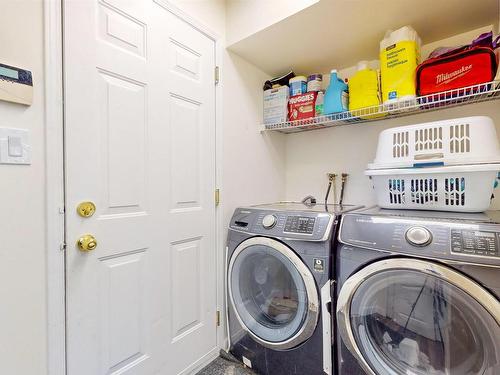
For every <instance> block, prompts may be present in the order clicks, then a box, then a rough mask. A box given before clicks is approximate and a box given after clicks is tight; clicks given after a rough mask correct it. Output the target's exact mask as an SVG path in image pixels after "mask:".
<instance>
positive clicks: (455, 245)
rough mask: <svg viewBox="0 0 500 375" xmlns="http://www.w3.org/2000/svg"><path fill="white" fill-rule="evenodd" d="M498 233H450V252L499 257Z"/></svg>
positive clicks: (453, 230)
mask: <svg viewBox="0 0 500 375" xmlns="http://www.w3.org/2000/svg"><path fill="white" fill-rule="evenodd" d="M499 237H500V233H496V232H487V231H479V230H458V229H452V231H451V251H452V252H454V253H462V254H468V255H483V256H490V257H500V253H499V251H498V247H499V242H500V241H499Z"/></svg>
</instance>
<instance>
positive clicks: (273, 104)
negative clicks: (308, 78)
mask: <svg viewBox="0 0 500 375" xmlns="http://www.w3.org/2000/svg"><path fill="white" fill-rule="evenodd" d="M289 95H290V93H289V89H288V86H281V87H278V88H275V89H269V90H266V91H264V124H266V125H267V124H276V123H280V122H285V121H287V118H288V98H289Z"/></svg>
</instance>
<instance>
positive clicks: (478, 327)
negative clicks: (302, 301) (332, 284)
mask: <svg viewBox="0 0 500 375" xmlns="http://www.w3.org/2000/svg"><path fill="white" fill-rule="evenodd" d="M337 303H338V304H337V321H338V324H339V330H340V333H341V335H342V339H343V342H344V344H345V345H346V346H347V347H348V348H349V350H350V351H351V353H353V355H354V356H355V357H357V359H358V361H359V363H360V364H361V365H362V366H363V367H364V369H365V370H366V372H367V373H368V374H377V375H403V374H404V375H408V374H411V375H424V374H425V375H450V374H451V375H453V374H457V375H458V374H460V375H476V374H482V375H494V374H500V339H499V338H500V302H499V301H498V300H497V299H496V298H495V297H494V296H493V295H491V294H490V293H489V292H487V291H486V290H485V289H483V288H482V287H481V286H480V285H478V284H477V283H475V282H474V281H472V280H470V279H469V278H467V277H465V276H463V275H462V274H460V273H458V272H456V271H454V270H452V269H450V268H448V267H444V266H441V265H439V264H435V263H431V262H426V261H420V260H415V259H389V260H384V261H379V262H376V263H374V264H372V265H370V266H368V267H366V268H364V269H362V270H361V271H359V272H358V273H356V274H355V275H353V276H351V277H350V278H349V279H348V280H347V281H346V283H345V284H344V285H343V287H342V290H341V292H340V295H339V298H338V302H337Z"/></svg>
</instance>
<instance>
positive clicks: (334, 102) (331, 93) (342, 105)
mask: <svg viewBox="0 0 500 375" xmlns="http://www.w3.org/2000/svg"><path fill="white" fill-rule="evenodd" d="M348 95H349V94H348V91H347V85H346V84H345V83H344V81H343V80H341V79H340V78H339V77H337V70H336V69H332V71H331V73H330V84H329V85H328V88H327V89H326V92H325V99H324V104H323V110H324V114H325V115H329V114H332V113H339V112H345V111H347V109H348V101H349V96H348Z"/></svg>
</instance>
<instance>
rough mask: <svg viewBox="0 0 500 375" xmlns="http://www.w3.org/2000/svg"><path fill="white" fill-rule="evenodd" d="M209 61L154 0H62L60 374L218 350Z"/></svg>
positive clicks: (201, 43)
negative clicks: (63, 362)
mask: <svg viewBox="0 0 500 375" xmlns="http://www.w3.org/2000/svg"><path fill="white" fill-rule="evenodd" d="M158 1H160V0H158ZM214 59H215V45H214V42H213V40H211V39H209V38H208V37H206V36H205V35H203V34H201V33H200V32H198V31H197V30H196V29H194V28H193V27H191V26H190V25H189V24H187V23H185V22H183V21H182V20H180V19H178V18H176V17H175V16H174V15H173V14H171V13H169V12H168V11H167V10H166V9H165V8H163V7H162V6H160V4H159V3H158V2H154V1H152V0H106V1H104V0H100V1H99V0H85V1H82V0H78V1H76V0H65V2H64V69H65V153H66V207H67V208H66V217H67V221H66V224H67V227H66V237H67V243H68V245H67V250H66V251H67V254H66V273H67V301H66V303H67V366H68V375H101V374H133V375H143V374H147V375H149V374H151V375H153V374H154V375H157V374H158V375H159V374H179V373H182V372H183V371H184V372H185V371H186V370H188V369H189V367H190V366H191V365H192V364H193V363H195V362H196V361H198V360H200V358H202V357H203V356H205V355H206V354H207V353H209V352H210V351H212V350H215V348H216V325H215V324H216V323H215V313H216V264H215V260H216V249H215V204H214V199H213V196H214V188H215V84H214V74H213V73H214V64H215V61H214ZM84 201H92V202H94V203H95V206H96V211H95V213H94V214H93V216H91V217H81V216H80V215H79V214H78V213H77V206H78V204H79V203H80V202H84ZM85 234H90V235H92V236H94V238H95V239H96V241H97V246H96V247H95V249H93V250H91V251H87V252H84V251H81V250H79V247H78V245H77V244H76V242H77V240H78V239H79V238H80V237H81V236H82V235H85ZM88 238H90V237H88ZM90 247H92V244H91V246H90Z"/></svg>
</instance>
